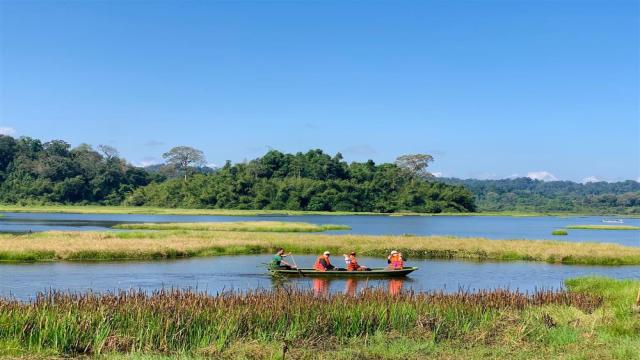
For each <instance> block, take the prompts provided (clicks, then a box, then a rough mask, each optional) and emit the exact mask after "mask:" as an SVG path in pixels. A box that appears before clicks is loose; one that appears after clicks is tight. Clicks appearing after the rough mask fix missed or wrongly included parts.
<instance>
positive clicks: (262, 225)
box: [113, 221, 351, 232]
mask: <svg viewBox="0 0 640 360" xmlns="http://www.w3.org/2000/svg"><path fill="white" fill-rule="evenodd" d="M113 228H114V229H127V230H194V231H246V232H322V231H328V230H351V227H349V226H347V225H333V224H325V225H317V224H310V223H303V222H286V221H239V222H196V223H144V224H118V225H115V226H113Z"/></svg>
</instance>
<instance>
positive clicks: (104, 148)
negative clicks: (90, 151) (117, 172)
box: [98, 145, 118, 160]
mask: <svg viewBox="0 0 640 360" xmlns="http://www.w3.org/2000/svg"><path fill="white" fill-rule="evenodd" d="M98 150H100V152H101V153H102V155H104V157H105V158H106V159H107V160H110V159H113V158H117V157H118V149H116V148H114V147H113V146H109V145H98Z"/></svg>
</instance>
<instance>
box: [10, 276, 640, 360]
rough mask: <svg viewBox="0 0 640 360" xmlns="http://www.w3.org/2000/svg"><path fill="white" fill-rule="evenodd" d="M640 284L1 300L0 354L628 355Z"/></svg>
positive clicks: (635, 340)
mask: <svg viewBox="0 0 640 360" xmlns="http://www.w3.org/2000/svg"><path fill="white" fill-rule="evenodd" d="M639 287H640V281H631V280H626V281H620V280H612V279H606V278H579V279H571V280H568V281H567V288H568V292H550V291H545V292H539V293H537V294H529V295H524V294H519V293H514V292H510V291H504V290H496V291H485V292H480V293H464V292H462V293H454V294H449V295H445V294H441V293H417V294H416V293H409V292H407V293H404V294H401V295H399V296H392V295H389V294H387V293H384V292H382V291H368V292H365V293H363V294H362V295H360V296H358V297H355V298H354V297H350V296H347V295H341V294H337V295H331V296H326V297H317V296H314V295H313V294H311V293H306V292H300V291H291V290H289V291H275V292H255V293H248V294H245V295H241V294H233V293H226V294H221V295H218V296H209V295H205V294H196V293H188V292H187V293H185V292H177V291H165V292H159V293H155V294H142V293H138V292H128V293H116V294H107V295H97V294H92V293H88V294H73V295H69V294H57V293H54V294H48V295H44V296H42V297H39V298H38V299H37V300H35V301H33V302H31V303H19V302H15V301H11V300H6V299H4V300H0V355H3V356H7V357H19V356H28V357H29V358H47V357H71V356H81V355H87V356H97V357H100V358H105V359H168V358H217V359H281V358H282V357H281V356H282V353H283V348H284V347H285V345H286V347H287V348H288V350H287V352H286V355H287V357H286V358H287V359H307V358H314V359H403V360H406V359H432V358H446V359H486V358H505V357H509V358H514V359H557V358H561V359H595V358H597V359H634V358H637V354H638V352H637V350H638V349H639V348H640V337H639V336H638V329H640V318H639V317H638V316H637V315H635V314H634V313H632V312H631V310H630V304H631V303H632V302H633V299H635V293H636V291H637V289H638V288H639Z"/></svg>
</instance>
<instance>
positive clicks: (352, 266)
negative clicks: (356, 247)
mask: <svg viewBox="0 0 640 360" xmlns="http://www.w3.org/2000/svg"><path fill="white" fill-rule="evenodd" d="M342 256H344V261H345V262H346V263H347V271H366V270H369V268H367V267H366V266H361V265H360V264H358V260H357V259H356V253H355V251H352V252H351V253H350V254H349V255H347V254H343V255H342Z"/></svg>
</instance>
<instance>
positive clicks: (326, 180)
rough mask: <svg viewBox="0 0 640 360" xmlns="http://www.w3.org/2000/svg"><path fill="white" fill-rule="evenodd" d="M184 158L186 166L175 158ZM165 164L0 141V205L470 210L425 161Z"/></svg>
mask: <svg viewBox="0 0 640 360" xmlns="http://www.w3.org/2000/svg"><path fill="white" fill-rule="evenodd" d="M185 149H186V151H185ZM174 150H175V151H174ZM186 155H188V156H191V158H190V160H186V161H184V159H186V157H184V158H181V156H186ZM163 156H165V157H166V159H168V163H169V165H167V167H169V168H171V167H173V169H169V170H167V167H165V168H164V169H163V170H162V171H159V169H158V168H156V169H154V171H146V170H145V169H142V168H138V167H134V166H132V165H130V164H128V163H127V162H126V161H125V160H123V159H121V158H120V157H119V156H118V154H117V151H116V150H115V149H113V148H111V147H108V146H99V149H98V150H94V149H93V148H92V147H91V146H89V145H80V146H78V147H76V148H71V146H70V145H69V144H68V143H66V142H64V141H61V140H54V141H49V142H44V143H43V142H41V141H40V140H36V139H32V138H28V137H22V138H19V139H14V138H12V137H10V136H0V181H1V183H0V202H2V203H12V204H16V203H17V204H49V203H62V204H89V203H92V204H105V205H118V204H126V205H148V206H161V207H185V208H225V209H286V210H327V211H374V212H395V211H416V212H434V213H437V212H443V211H447V212H467V211H473V210H474V209H475V208H474V202H473V195H472V194H471V193H470V192H469V191H468V190H467V189H465V188H464V187H462V186H457V185H448V184H443V183H440V182H434V181H429V180H427V179H426V178H425V176H423V175H424V174H422V173H421V170H423V169H424V167H426V163H427V160H430V157H429V156H426V158H423V159H422V160H423V168H422V169H409V168H407V167H402V166H398V165H396V164H380V165H377V164H375V163H374V162H373V161H368V162H365V163H351V164H348V163H346V162H345V161H343V159H342V156H341V155H340V154H337V155H335V156H333V157H332V156H329V155H327V154H325V153H323V152H322V151H321V150H311V151H309V152H307V153H297V154H284V153H281V152H279V151H269V152H268V153H267V154H266V155H265V156H263V157H261V158H259V159H255V160H253V161H250V162H247V163H240V164H231V163H230V162H227V163H226V165H225V166H224V167H222V168H221V169H218V170H216V171H214V172H211V171H209V169H207V168H203V167H202V166H199V165H201V163H202V161H201V160H203V157H202V154H201V152H199V151H197V150H195V149H191V148H187V147H176V148H174V149H172V150H171V151H170V152H168V153H166V154H165V155H163ZM418 160H420V159H418ZM172 161H173V162H172ZM189 165H192V166H189ZM414 165H415V164H414ZM198 166H199V167H198ZM198 169H199V170H201V171H195V170H198ZM203 169H204V171H202V170H203ZM156 170H157V171H156Z"/></svg>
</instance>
